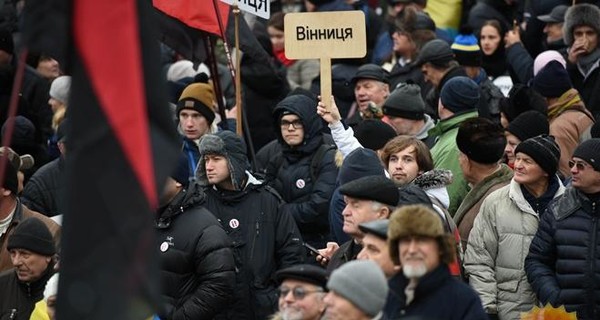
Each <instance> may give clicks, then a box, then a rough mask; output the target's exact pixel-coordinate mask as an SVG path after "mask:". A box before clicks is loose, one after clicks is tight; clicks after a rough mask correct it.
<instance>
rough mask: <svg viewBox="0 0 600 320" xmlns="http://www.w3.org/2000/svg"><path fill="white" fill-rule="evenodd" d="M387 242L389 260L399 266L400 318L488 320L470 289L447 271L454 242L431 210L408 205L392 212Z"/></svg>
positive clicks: (452, 258)
mask: <svg viewBox="0 0 600 320" xmlns="http://www.w3.org/2000/svg"><path fill="white" fill-rule="evenodd" d="M388 242H389V250H390V256H391V257H392V261H393V262H394V264H397V265H401V266H402V274H401V276H400V277H399V279H398V281H399V282H400V284H401V285H400V287H401V288H404V290H403V291H400V295H399V301H398V303H399V304H400V306H401V308H402V311H401V314H403V317H422V318H424V319H457V320H458V319H487V315H486V314H485V312H484V311H483V308H482V306H481V300H479V297H478V296H477V294H476V293H475V292H474V291H473V289H471V288H469V286H468V285H466V284H465V283H463V282H461V281H459V280H457V279H455V278H453V277H452V275H451V274H450V271H449V269H448V264H449V263H451V262H452V261H453V260H454V254H455V252H456V247H455V246H456V243H455V242H454V239H453V238H452V236H451V235H449V234H447V233H445V232H444V227H443V226H442V220H441V219H440V217H439V215H438V214H436V213H435V212H434V211H433V210H432V209H429V208H427V207H425V206H422V205H411V206H404V207H402V208H400V209H398V210H396V211H394V213H392V217H391V219H390V225H389V229H388Z"/></svg>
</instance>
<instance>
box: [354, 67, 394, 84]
mask: <svg viewBox="0 0 600 320" xmlns="http://www.w3.org/2000/svg"><path fill="white" fill-rule="evenodd" d="M360 79H372V80H377V81H381V82H384V83H387V84H389V83H390V79H389V73H388V72H387V71H386V70H385V69H384V68H382V67H381V66H378V65H376V64H372V63H369V64H364V65H362V66H360V67H359V68H358V70H356V74H355V75H354V77H353V78H352V81H351V82H352V83H353V84H356V82H357V81H358V80H360Z"/></svg>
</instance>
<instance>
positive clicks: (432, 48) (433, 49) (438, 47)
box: [416, 39, 454, 66]
mask: <svg viewBox="0 0 600 320" xmlns="http://www.w3.org/2000/svg"><path fill="white" fill-rule="evenodd" d="M452 60H454V53H453V52H452V48H450V45H449V44H448V43H447V42H446V41H444V40H440V39H433V40H431V41H429V42H427V43H426V44H425V45H424V46H423V48H422V49H421V52H420V53H419V56H418V58H417V62H416V65H417V66H422V65H423V64H425V63H427V62H429V63H432V64H435V65H443V64H446V63H448V62H450V61H452Z"/></svg>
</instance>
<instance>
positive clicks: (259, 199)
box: [197, 131, 304, 319]
mask: <svg viewBox="0 0 600 320" xmlns="http://www.w3.org/2000/svg"><path fill="white" fill-rule="evenodd" d="M249 167H250V166H249V163H248V158H247V156H246V145H245V144H244V142H243V141H242V140H241V139H240V138H239V137H238V136H236V135H235V134H234V133H233V132H230V131H221V132H219V133H217V134H215V135H206V136H205V137H204V138H203V139H202V141H201V142H200V164H199V166H198V172H197V179H198V182H199V183H200V184H201V185H202V186H203V187H204V191H205V192H206V208H207V209H209V210H210V211H211V212H213V213H214V214H215V216H216V217H217V219H218V220H219V221H220V222H221V224H222V225H223V228H224V229H225V231H226V232H227V234H228V235H229V238H230V239H231V240H232V241H233V251H234V252H233V253H234V259H235V265H236V281H237V283H236V290H235V294H234V299H235V303H233V304H232V307H231V308H230V309H229V310H228V311H227V312H226V313H227V315H226V316H227V318H228V319H266V318H267V317H268V316H269V315H271V314H273V313H274V312H275V311H277V287H276V286H277V282H276V281H275V278H274V277H273V275H274V274H275V272H276V271H277V270H280V269H283V268H286V267H289V266H292V265H295V264H298V263H302V261H303V254H304V252H303V249H302V246H301V244H302V239H301V237H300V232H299V231H298V228H297V226H296V224H295V223H294V220H293V218H292V217H291V216H290V214H289V213H287V212H285V211H283V210H281V199H280V198H279V196H278V195H277V193H276V192H275V191H274V190H272V189H271V188H270V187H268V186H266V185H264V184H263V183H262V182H261V181H258V180H257V179H256V178H255V177H254V176H252V174H251V173H250V172H248V170H249Z"/></svg>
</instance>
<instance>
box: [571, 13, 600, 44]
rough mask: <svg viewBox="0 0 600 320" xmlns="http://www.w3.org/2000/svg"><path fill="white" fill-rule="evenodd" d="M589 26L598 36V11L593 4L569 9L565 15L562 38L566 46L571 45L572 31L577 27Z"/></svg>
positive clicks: (599, 28) (599, 19) (599, 29)
mask: <svg viewBox="0 0 600 320" xmlns="http://www.w3.org/2000/svg"><path fill="white" fill-rule="evenodd" d="M582 25H585V26H589V27H591V28H592V29H594V30H596V34H598V35H600V9H599V8H598V7H597V6H595V5H593V4H587V3H582V4H577V5H574V6H572V7H570V8H569V9H568V10H567V13H566V14H565V22H564V24H563V37H564V39H565V43H566V44H567V45H568V46H571V45H572V44H573V41H574V38H573V30H574V29H575V27H577V26H582Z"/></svg>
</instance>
